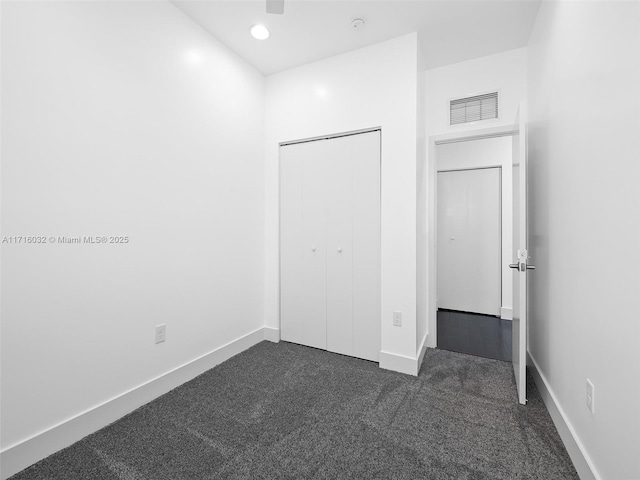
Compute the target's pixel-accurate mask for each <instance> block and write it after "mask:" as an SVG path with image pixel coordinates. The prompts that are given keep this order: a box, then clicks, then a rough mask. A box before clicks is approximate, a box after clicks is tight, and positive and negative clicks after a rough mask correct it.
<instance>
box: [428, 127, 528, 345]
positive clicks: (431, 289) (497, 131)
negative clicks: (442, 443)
mask: <svg viewBox="0 0 640 480" xmlns="http://www.w3.org/2000/svg"><path fill="white" fill-rule="evenodd" d="M518 128H519V126H518V125H515V124H511V125H502V126H496V127H485V128H477V129H473V130H465V131H460V132H451V133H443V134H439V135H431V136H429V143H428V153H427V154H428V157H427V170H428V177H427V178H428V179H429V185H427V192H428V193H427V215H428V218H427V224H428V229H429V230H428V231H429V235H428V244H427V272H428V273H427V275H428V281H427V289H428V291H427V298H428V307H427V333H428V336H427V347H430V348H435V347H436V346H437V342H438V322H437V311H438V303H437V299H436V297H437V278H438V277H437V241H436V239H437V235H436V228H437V226H436V202H437V198H438V192H437V190H436V185H437V182H436V178H437V171H438V170H437V162H436V146H438V145H442V144H445V143H453V142H466V141H469V140H480V139H484V138H495V137H505V136H512V135H514V134H516V133H518Z"/></svg>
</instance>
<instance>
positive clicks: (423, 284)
mask: <svg viewBox="0 0 640 480" xmlns="http://www.w3.org/2000/svg"><path fill="white" fill-rule="evenodd" d="M417 60H418V72H417V74H418V85H417V88H418V91H417V117H416V129H417V130H416V145H417V147H416V148H417V150H416V156H417V157H416V201H417V207H416V261H417V266H416V268H417V277H416V299H417V310H416V321H417V324H418V325H417V326H418V331H417V335H416V354H417V355H418V357H421V356H422V355H421V354H422V353H423V351H421V349H424V348H426V335H427V329H428V327H427V321H428V316H429V310H428V308H429V284H428V278H429V277H428V269H427V265H428V257H427V255H428V251H429V244H428V241H429V238H428V218H429V217H428V215H427V195H428V192H427V176H428V174H429V173H428V172H429V170H428V168H427V166H428V165H427V81H426V76H427V70H426V65H425V62H424V57H423V53H422V50H421V48H420V42H418V58H417Z"/></svg>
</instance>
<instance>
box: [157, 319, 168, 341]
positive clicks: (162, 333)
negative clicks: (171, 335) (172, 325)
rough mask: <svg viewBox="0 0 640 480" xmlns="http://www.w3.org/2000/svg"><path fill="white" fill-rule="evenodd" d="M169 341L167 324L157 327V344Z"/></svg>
mask: <svg viewBox="0 0 640 480" xmlns="http://www.w3.org/2000/svg"><path fill="white" fill-rule="evenodd" d="M166 339H167V324H166V323H163V324H162V325H156V343H162V342H164V341H165V340H166Z"/></svg>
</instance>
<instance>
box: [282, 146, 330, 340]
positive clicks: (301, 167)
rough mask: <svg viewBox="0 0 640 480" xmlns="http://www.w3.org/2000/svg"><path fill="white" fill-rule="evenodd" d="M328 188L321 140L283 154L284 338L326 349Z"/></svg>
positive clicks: (289, 147) (293, 148) (288, 147)
mask: <svg viewBox="0 0 640 480" xmlns="http://www.w3.org/2000/svg"><path fill="white" fill-rule="evenodd" d="M325 190H326V185H325V167H324V148H323V145H322V142H310V143H303V144H297V145H289V146H287V148H283V149H281V152H280V225H281V228H280V289H281V292H285V293H286V294H284V295H281V297H280V329H281V337H282V339H283V340H286V341H291V342H295V343H300V344H303V345H309V346H311V347H316V348H323V349H326V348H327V325H326V306H327V302H326V288H327V282H326V239H325V235H326V230H325V229H326V202H325V198H326V192H325Z"/></svg>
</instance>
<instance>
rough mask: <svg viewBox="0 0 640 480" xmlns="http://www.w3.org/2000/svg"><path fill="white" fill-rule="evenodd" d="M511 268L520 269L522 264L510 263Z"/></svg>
mask: <svg viewBox="0 0 640 480" xmlns="http://www.w3.org/2000/svg"><path fill="white" fill-rule="evenodd" d="M509 268H520V264H519V263H510V264H509Z"/></svg>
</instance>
